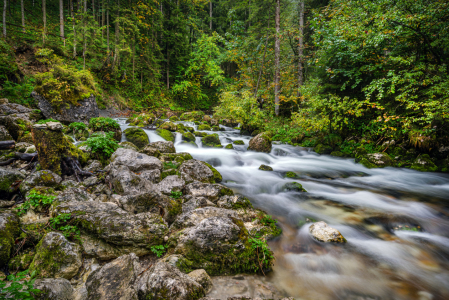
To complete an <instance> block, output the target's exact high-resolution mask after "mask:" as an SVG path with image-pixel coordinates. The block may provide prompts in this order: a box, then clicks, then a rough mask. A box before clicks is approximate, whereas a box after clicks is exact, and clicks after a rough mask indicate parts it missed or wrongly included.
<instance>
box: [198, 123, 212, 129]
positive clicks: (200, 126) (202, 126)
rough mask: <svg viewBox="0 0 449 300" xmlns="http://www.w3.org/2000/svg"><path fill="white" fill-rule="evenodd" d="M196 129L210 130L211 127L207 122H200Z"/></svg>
mask: <svg viewBox="0 0 449 300" xmlns="http://www.w3.org/2000/svg"><path fill="white" fill-rule="evenodd" d="M198 130H211V127H210V126H209V125H208V124H201V125H199V126H198Z"/></svg>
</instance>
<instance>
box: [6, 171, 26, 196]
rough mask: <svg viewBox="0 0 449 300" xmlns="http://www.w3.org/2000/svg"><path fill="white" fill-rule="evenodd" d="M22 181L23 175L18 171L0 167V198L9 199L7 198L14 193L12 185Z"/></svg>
mask: <svg viewBox="0 0 449 300" xmlns="http://www.w3.org/2000/svg"><path fill="white" fill-rule="evenodd" d="M24 179H25V175H23V174H22V173H21V172H19V171H18V170H11V169H5V168H2V167H0V197H1V198H2V199H9V196H10V195H11V194H12V193H13V192H14V191H15V189H14V184H15V183H17V182H20V181H22V180H24Z"/></svg>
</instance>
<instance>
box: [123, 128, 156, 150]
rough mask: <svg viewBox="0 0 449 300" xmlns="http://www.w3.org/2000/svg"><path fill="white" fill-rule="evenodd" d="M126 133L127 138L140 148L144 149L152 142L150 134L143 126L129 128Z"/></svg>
mask: <svg viewBox="0 0 449 300" xmlns="http://www.w3.org/2000/svg"><path fill="white" fill-rule="evenodd" d="M124 133H125V136H126V139H127V140H128V141H130V142H131V143H133V144H134V145H136V147H137V148H139V149H142V148H143V147H145V146H146V145H148V144H149V143H150V139H149V138H148V135H147V134H146V132H145V131H144V130H143V129H141V128H127V129H126V130H125V131H124Z"/></svg>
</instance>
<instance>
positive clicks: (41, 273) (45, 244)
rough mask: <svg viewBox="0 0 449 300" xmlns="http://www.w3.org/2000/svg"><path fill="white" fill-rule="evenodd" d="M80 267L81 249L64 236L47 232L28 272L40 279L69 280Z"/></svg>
mask: <svg viewBox="0 0 449 300" xmlns="http://www.w3.org/2000/svg"><path fill="white" fill-rule="evenodd" d="M81 265H82V254H81V248H80V246H78V245H77V244H75V243H70V242H69V241H68V240H67V239H66V238H65V237H64V235H62V234H61V233H58V232H49V233H47V234H46V235H45V236H44V238H43V239H42V240H41V241H40V242H39V244H38V245H37V247H36V255H35V256H34V259H33V262H32V263H31V266H30V271H31V272H33V271H36V273H37V276H38V277H40V278H65V279H69V280H70V279H71V278H73V277H74V276H75V275H76V273H78V270H79V268H80V267H81Z"/></svg>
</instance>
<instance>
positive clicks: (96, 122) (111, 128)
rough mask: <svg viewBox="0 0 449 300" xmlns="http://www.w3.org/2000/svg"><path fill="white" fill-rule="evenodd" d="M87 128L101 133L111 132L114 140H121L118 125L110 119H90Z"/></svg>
mask: <svg viewBox="0 0 449 300" xmlns="http://www.w3.org/2000/svg"><path fill="white" fill-rule="evenodd" d="M89 128H90V129H91V130H92V131H103V132H113V133H114V139H115V140H116V141H117V142H120V141H121V139H122V131H121V129H120V125H119V124H118V123H117V122H116V121H115V120H113V119H111V118H104V117H98V118H92V119H90V120H89Z"/></svg>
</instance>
